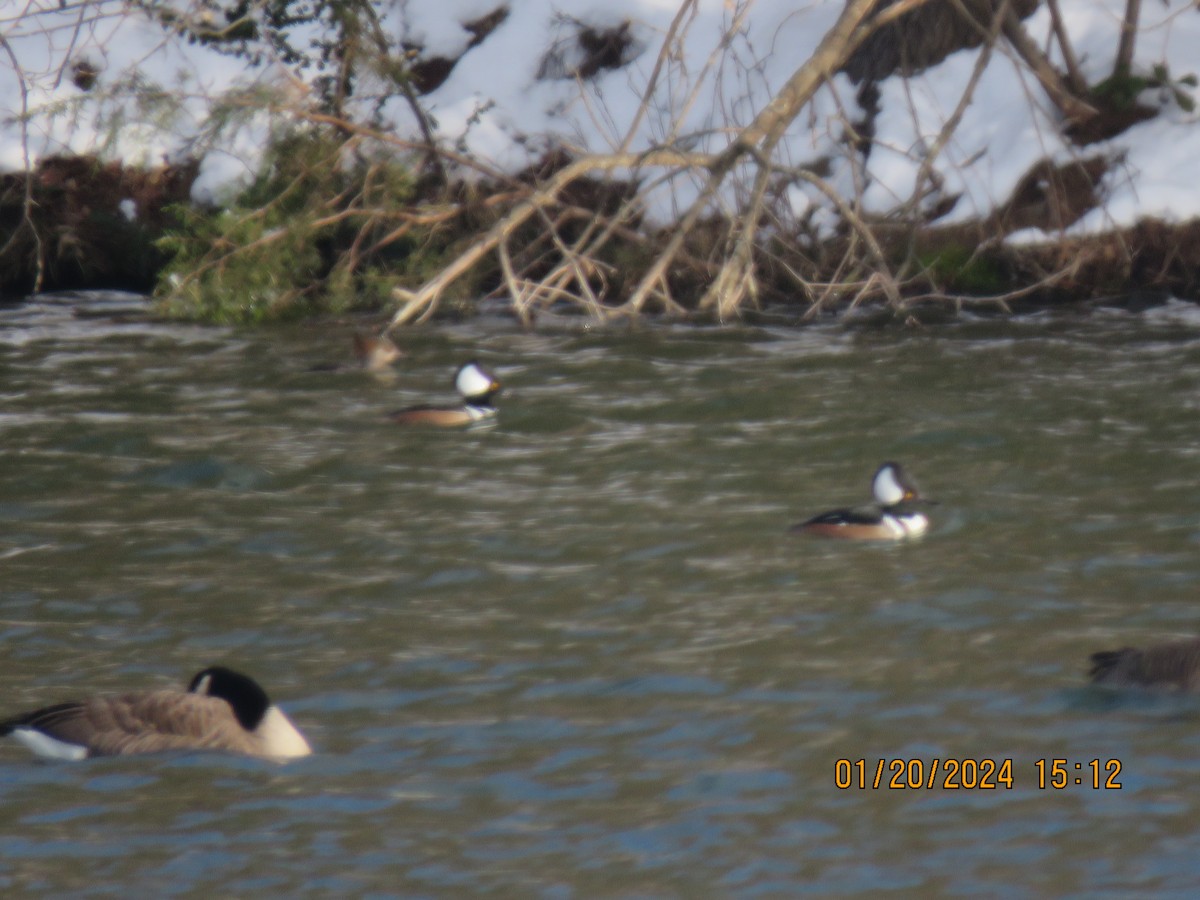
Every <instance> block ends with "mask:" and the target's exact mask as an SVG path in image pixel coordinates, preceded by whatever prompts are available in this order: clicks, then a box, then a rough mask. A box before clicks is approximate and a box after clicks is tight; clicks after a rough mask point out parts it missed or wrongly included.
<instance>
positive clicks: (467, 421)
mask: <svg viewBox="0 0 1200 900" xmlns="http://www.w3.org/2000/svg"><path fill="white" fill-rule="evenodd" d="M454 386H455V388H457V390H458V392H459V393H460V394H462V398H463V403H462V404H461V405H459V406H428V405H421V406H408V407H405V408H404V409H398V410H396V411H395V412H394V413H391V414H390V416H389V418H390V419H391V420H392V421H393V422H396V423H397V424H400V425H433V426H437V427H441V428H453V427H455V426H458V425H471V424H473V423H475V422H482V421H484V420H486V419H492V418H495V416H496V407H495V406H493V405H492V399H493V398H494V397H495V396H496V395H497V394H498V393H500V382H499V381H497V380H496V378H495V377H494V376H493V375H492V374H491V373H489V372H488V371H486V370H485V369H484V368H483V367H482V366H480V365H479V363H477V362H475V361H474V360H472V361H471V362H469V363H466V364H465V365H463V366H460V367H459V370H458V372H457V373H456V374H455V376H454Z"/></svg>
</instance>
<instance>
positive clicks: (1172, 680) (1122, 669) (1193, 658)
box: [1088, 638, 1200, 692]
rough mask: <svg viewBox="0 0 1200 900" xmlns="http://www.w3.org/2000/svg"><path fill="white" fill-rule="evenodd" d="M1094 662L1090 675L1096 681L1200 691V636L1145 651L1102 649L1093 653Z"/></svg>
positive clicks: (1124, 648)
mask: <svg viewBox="0 0 1200 900" xmlns="http://www.w3.org/2000/svg"><path fill="white" fill-rule="evenodd" d="M1091 661H1092V668H1091V671H1090V672H1089V673H1088V674H1089V675H1090V676H1091V679H1092V683H1093V684H1103V685H1108V686H1109V687H1135V686H1137V687H1165V688H1174V689H1176V690H1180V691H1192V692H1200V638H1187V639H1185V640H1178V641H1169V642H1167V643H1164V644H1153V645H1152V646H1149V647H1146V648H1145V649H1144V650H1138V649H1136V648H1134V647H1122V648H1121V649H1120V650H1101V651H1100V652H1099V653H1093V654H1092V655H1091Z"/></svg>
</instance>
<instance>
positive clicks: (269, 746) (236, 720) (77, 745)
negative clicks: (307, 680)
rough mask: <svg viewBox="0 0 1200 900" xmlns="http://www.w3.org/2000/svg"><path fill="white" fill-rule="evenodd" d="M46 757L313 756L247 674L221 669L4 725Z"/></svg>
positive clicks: (0, 731) (3, 731)
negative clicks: (182, 685) (180, 683)
mask: <svg viewBox="0 0 1200 900" xmlns="http://www.w3.org/2000/svg"><path fill="white" fill-rule="evenodd" d="M10 734H11V735H12V736H13V737H14V738H16V739H17V740H18V741H20V742H21V743H22V744H24V745H25V746H26V747H28V748H29V749H30V750H32V751H33V752H34V753H36V754H38V755H39V756H47V757H53V758H55V759H84V758H86V757H89V756H124V755H128V754H132V753H156V752H160V751H165V750H224V751H228V752H230V753H243V754H246V755H247V756H258V757H263V758H267V759H288V758H291V757H296V756H307V755H308V754H310V753H312V748H311V747H309V745H308V741H306V740H305V739H304V736H303V735H302V734H300V732H299V731H297V730H296V726H295V725H293V724H292V722H291V720H290V719H288V717H287V716H285V715H284V714H283V712H282V711H281V710H280V709H279V708H278V707H275V706H273V705H272V704H271V701H270V699H269V698H268V697H267V692H266V691H264V690H263V689H262V687H260V686H259V684H258V682H256V681H255V680H254V679H252V678H250V677H249V676H247V675H242V674H241V673H239V672H234V671H232V670H231V669H226V668H224V667H223V666H213V667H211V668H208V669H205V670H203V671H202V672H199V673H197V674H196V676H195V677H194V678H192V680H191V683H190V684H189V685H188V689H187V692H186V693H184V692H182V691H172V690H161V691H141V692H138V693H131V694H122V695H120V696H113V697H104V696H100V697H90V698H88V699H86V700H76V701H74V702H70V703H59V704H57V705H56V706H47V707H45V708H43V709H37V710H34V711H33V712H29V713H25V714H24V715H20V716H15V717H14V718H11V719H9V720H7V721H5V722H0V736H3V735H10Z"/></svg>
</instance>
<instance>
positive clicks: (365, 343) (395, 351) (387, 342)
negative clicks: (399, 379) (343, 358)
mask: <svg viewBox="0 0 1200 900" xmlns="http://www.w3.org/2000/svg"><path fill="white" fill-rule="evenodd" d="M403 355H404V353H403V352H402V351H401V350H400V348H399V347H397V346H396V345H395V343H393V341H392V339H391V338H389V337H388V336H387V335H386V334H381V335H379V337H372V336H371V335H368V334H362V333H361V332H358V331H356V332H354V357H355V358H356V359H357V360H358V362H359V364H360V365H361V366H362V367H363V368H364V369H366V370H367V371H368V372H381V371H383V370H385V369H387V368H388V366H390V365H391V364H392V363H394V362H395V361H396V360H398V359H399V358H400V357H402V356H403Z"/></svg>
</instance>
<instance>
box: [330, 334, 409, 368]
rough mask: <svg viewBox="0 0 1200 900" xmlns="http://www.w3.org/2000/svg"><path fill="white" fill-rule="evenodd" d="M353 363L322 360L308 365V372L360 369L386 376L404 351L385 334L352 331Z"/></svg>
mask: <svg viewBox="0 0 1200 900" xmlns="http://www.w3.org/2000/svg"><path fill="white" fill-rule="evenodd" d="M353 340H354V359H355V363H356V364H355V365H353V366H352V365H349V364H347V363H340V362H324V363H317V364H316V365H313V366H309V368H308V371H310V372H349V371H352V370H354V369H362V370H365V371H367V372H370V373H372V374H373V375H384V376H388V375H391V374H393V373H392V363H394V362H395V361H396V360H398V359H400V358H401V357H403V356H404V351H403V350H401V349H400V348H399V347H397V346H396V345H395V343H394V342H393V341H392V339H391V338H389V337H388V336H387V335H386V334H381V335H379V336H378V337H374V336H372V335H369V334H363V333H362V332H361V331H356V332H354V336H353Z"/></svg>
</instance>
